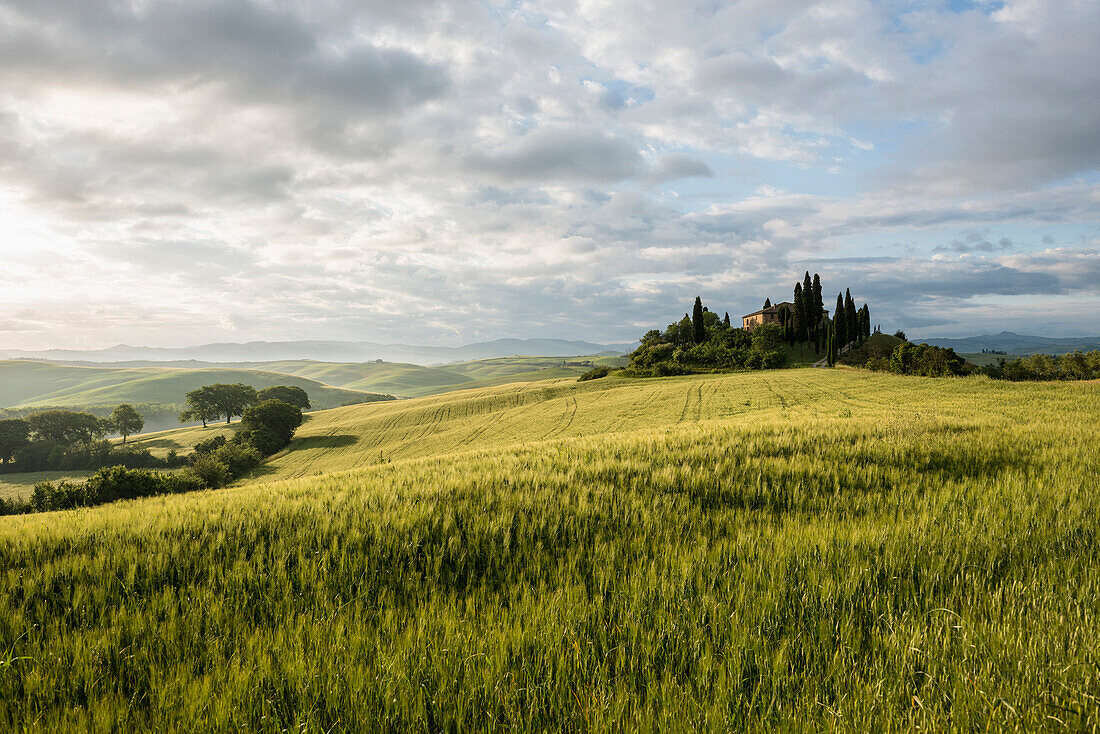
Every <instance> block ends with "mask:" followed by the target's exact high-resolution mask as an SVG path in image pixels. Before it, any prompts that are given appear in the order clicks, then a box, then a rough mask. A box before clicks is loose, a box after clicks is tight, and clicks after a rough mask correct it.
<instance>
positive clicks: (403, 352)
mask: <svg viewBox="0 0 1100 734" xmlns="http://www.w3.org/2000/svg"><path fill="white" fill-rule="evenodd" d="M635 346H636V345H635V344H633V343H632V344H593V343H591V342H586V341H574V340H567V339H510V338H505V339H496V340H494V341H489V342H478V343H475V344H467V345H464V346H461V347H431V346H413V345H406V344H376V343H374V342H348V341H291V342H262V341H256V342H245V343H239V344H238V343H232V342H224V343H216V344H202V345H198V346H194V347H173V348H167V347H131V346H128V345H125V344H119V345H116V346H113V347H109V348H107V349H93V350H77V349H45V350H39V351H23V350H0V358H6V359H48V360H51V361H57V362H95V363H103V362H111V363H117V362H158V363H164V362H185V361H198V362H214V363H223V362H271V361H279V360H301V359H309V360H317V361H323V362H368V361H374V360H379V359H380V360H383V361H386V362H410V363H412V364H420V365H434V364H446V363H448V362H464V361H470V360H477V359H491V358H494V357H510V356H517V355H526V356H540V357H572V356H574V355H578V354H589V355H594V354H601V353H614V354H621V353H624V352H629V351H632V350H633V349H634V347H635ZM180 366H182V365H180Z"/></svg>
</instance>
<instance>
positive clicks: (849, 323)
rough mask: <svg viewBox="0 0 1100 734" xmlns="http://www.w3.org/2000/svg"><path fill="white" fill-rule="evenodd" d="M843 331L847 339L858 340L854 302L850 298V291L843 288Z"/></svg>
mask: <svg viewBox="0 0 1100 734" xmlns="http://www.w3.org/2000/svg"><path fill="white" fill-rule="evenodd" d="M844 321H845V323H844V333H845V334H846V335H847V336H848V341H850V342H854V341H859V324H858V323H857V322H856V304H855V302H854V301H853V300H852V291H851V290H849V289H847V288H845V289H844Z"/></svg>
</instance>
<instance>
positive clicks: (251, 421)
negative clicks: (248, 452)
mask: <svg viewBox="0 0 1100 734" xmlns="http://www.w3.org/2000/svg"><path fill="white" fill-rule="evenodd" d="M300 425H302V411H301V410H300V409H299V408H297V407H295V406H293V405H288V404H286V403H284V402H282V401H279V400H265V401H263V402H262V403H259V404H257V405H253V406H250V407H249V408H247V409H245V411H244V416H242V418H241V428H240V433H239V434H238V435H239V436H240V437H241V439H242V440H243V441H244V442H246V443H248V444H249V445H250V446H252V447H253V448H255V449H256V450H257V451H259V452H260V453H261V454H264V455H265V456H270V455H271V454H274V453H275V452H276V451H279V450H280V449H282V448H283V447H284V446H286V445H287V444H288V443H290V439H291V438H293V437H294V431H296V430H297V429H298V426H300Z"/></svg>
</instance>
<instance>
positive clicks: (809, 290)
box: [802, 270, 821, 341]
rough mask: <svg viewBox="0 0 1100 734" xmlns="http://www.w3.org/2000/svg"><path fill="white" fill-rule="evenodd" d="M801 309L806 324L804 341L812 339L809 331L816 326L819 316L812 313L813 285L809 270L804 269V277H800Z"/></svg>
mask: <svg viewBox="0 0 1100 734" xmlns="http://www.w3.org/2000/svg"><path fill="white" fill-rule="evenodd" d="M802 311H803V319H805V321H804V322H803V323H805V325H806V327H805V328H806V341H813V336H812V335H811V334H810V332H811V331H812V330H813V329H815V328H816V327H817V322H818V321H820V320H821V317H820V316H817V315H815V314H814V286H813V282H812V281H811V280H810V271H809V270H807V271H806V277H805V278H803V279H802Z"/></svg>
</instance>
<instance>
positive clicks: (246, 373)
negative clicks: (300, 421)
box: [0, 360, 389, 408]
mask: <svg viewBox="0 0 1100 734" xmlns="http://www.w3.org/2000/svg"><path fill="white" fill-rule="evenodd" d="M217 382H225V383H235V382H242V383H244V384H246V385H251V386H252V387H255V388H257V389H262V388H265V387H271V386H272V385H293V386H295V387H300V388H302V389H303V390H305V391H306V392H307V393H309V397H310V401H311V402H312V403H313V404H314V407H317V408H331V407H334V406H337V405H344V404H347V403H349V402H352V401H354V402H370V401H374V400H385V399H389V398H388V396H386V395H379V394H373V393H368V392H363V391H359V390H354V389H348V388H335V387H331V386H329V385H323V384H321V383H320V382H317V381H314V380H310V379H306V378H302V377H296V376H291V375H285V374H280V373H277V372H271V371H262V370H244V369H219V368H208V369H195V370H189V369H173V368H162V367H132V368H125V367H74V366H70V365H63V364H56V363H51V362H36V361H29V360H5V361H0V407H6V408H17V407H23V406H37V405H50V406H58V407H71V406H79V407H84V406H96V405H114V404H118V403H176V404H179V403H183V402H184V400H185V395H186V393H187V392H189V391H190V390H194V389H196V388H198V387H201V386H203V385H209V384H212V383H217Z"/></svg>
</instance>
